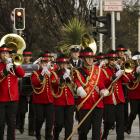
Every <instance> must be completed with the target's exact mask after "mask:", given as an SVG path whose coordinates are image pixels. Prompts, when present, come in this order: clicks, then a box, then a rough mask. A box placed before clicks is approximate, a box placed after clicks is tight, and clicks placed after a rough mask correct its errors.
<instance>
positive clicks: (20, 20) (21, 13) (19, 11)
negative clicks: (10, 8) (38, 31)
mask: <svg viewBox="0 0 140 140" xmlns="http://www.w3.org/2000/svg"><path fill="white" fill-rule="evenodd" d="M14 28H15V30H24V29H25V9H24V8H15V9H14Z"/></svg>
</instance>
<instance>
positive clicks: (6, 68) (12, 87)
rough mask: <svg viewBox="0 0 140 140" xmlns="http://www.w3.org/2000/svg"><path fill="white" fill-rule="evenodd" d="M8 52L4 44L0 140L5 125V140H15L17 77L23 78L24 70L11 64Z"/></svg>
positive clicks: (1, 49)
mask: <svg viewBox="0 0 140 140" xmlns="http://www.w3.org/2000/svg"><path fill="white" fill-rule="evenodd" d="M9 51H10V50H9V49H8V46H7V45H5V44H4V45H2V46H1V47H0V58H1V62H0V140H3V139H4V126H5V123H6V124H7V127H8V128H7V140H15V127H16V113H17V106H18V100H19V93H18V77H23V76H24V70H23V69H22V68H21V67H20V66H15V65H14V64H13V62H12V59H11V58H10V54H9Z"/></svg>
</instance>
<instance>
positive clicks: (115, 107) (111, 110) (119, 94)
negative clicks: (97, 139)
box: [102, 51, 134, 140]
mask: <svg viewBox="0 0 140 140" xmlns="http://www.w3.org/2000/svg"><path fill="white" fill-rule="evenodd" d="M117 58H118V55H117V54H116V52H114V51H111V52H110V53H109V54H108V68H106V71H107V73H108V75H109V76H110V82H108V81H106V87H107V85H110V83H111V82H112V81H113V79H116V78H117V80H116V82H115V83H114V84H113V85H112V86H111V89H110V94H109V96H107V97H105V98H104V105H105V108H104V133H103V136H102V140H107V136H108V133H109V130H110V129H111V127H112V125H113V124H114V122H115V121H116V133H117V137H116V140H124V103H125V98H124V94H123V88H122V82H125V83H127V82H129V81H130V78H131V79H133V78H134V77H133V75H131V74H127V75H126V74H125V73H124V70H121V69H119V70H117V68H116V60H117Z"/></svg>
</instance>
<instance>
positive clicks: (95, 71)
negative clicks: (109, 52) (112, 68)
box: [74, 65, 105, 109]
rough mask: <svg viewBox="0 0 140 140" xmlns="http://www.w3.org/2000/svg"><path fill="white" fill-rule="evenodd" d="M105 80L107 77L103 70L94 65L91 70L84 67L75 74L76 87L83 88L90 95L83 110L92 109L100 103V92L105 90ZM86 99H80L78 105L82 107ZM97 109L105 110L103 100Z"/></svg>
mask: <svg viewBox="0 0 140 140" xmlns="http://www.w3.org/2000/svg"><path fill="white" fill-rule="evenodd" d="M104 80H105V75H104V73H103V71H102V69H101V68H99V67H98V66H96V65H93V66H92V69H90V70H89V69H87V68H86V67H82V68H79V69H78V70H76V71H75V72H74V83H75V84H76V87H77V88H78V87H80V86H82V87H83V88H84V90H85V91H86V93H87V96H88V95H89V94H90V96H89V97H88V99H87V100H86V101H85V102H84V104H83V105H82V107H81V109H91V108H92V106H93V105H94V104H95V103H96V102H97V101H98V99H99V98H100V94H99V92H100V90H102V89H104V88H105V85H104V82H105V81H104ZM85 98H86V97H85ZM85 98H81V97H78V99H77V103H76V104H77V105H80V104H81V103H82V102H83V100H84V99H85ZM97 107H99V108H103V101H102V100H101V101H100V102H99V103H98V105H97Z"/></svg>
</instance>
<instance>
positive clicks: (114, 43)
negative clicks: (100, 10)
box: [111, 11, 116, 50]
mask: <svg viewBox="0 0 140 140" xmlns="http://www.w3.org/2000/svg"><path fill="white" fill-rule="evenodd" d="M111 29H112V30H111V47H112V50H115V49H116V35H115V12H114V11H112V12H111Z"/></svg>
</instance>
